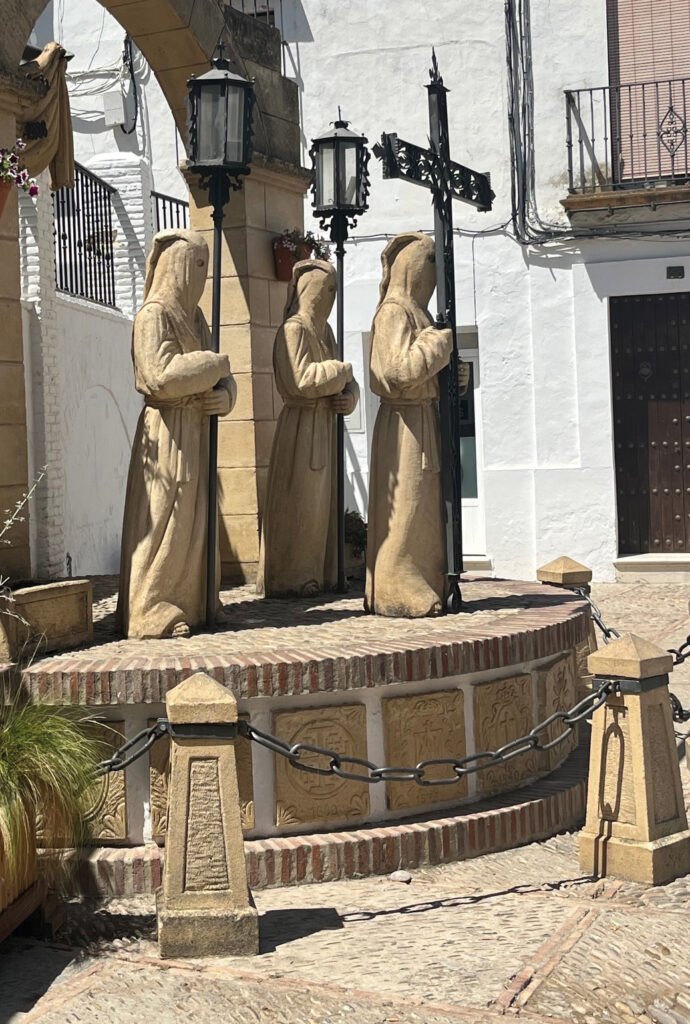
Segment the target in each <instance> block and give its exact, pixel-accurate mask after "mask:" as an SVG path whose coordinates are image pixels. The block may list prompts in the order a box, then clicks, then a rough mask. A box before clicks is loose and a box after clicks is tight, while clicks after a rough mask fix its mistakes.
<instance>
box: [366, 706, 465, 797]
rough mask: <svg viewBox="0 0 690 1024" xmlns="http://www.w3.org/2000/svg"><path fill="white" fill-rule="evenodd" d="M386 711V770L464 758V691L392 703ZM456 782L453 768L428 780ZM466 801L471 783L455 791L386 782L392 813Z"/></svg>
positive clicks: (460, 783) (431, 770)
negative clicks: (446, 802)
mask: <svg viewBox="0 0 690 1024" xmlns="http://www.w3.org/2000/svg"><path fill="white" fill-rule="evenodd" d="M381 703H382V708H383V730H384V745H385V752H386V764H390V765H396V764H399V765H416V764H418V763H419V762H420V761H426V760H428V759H429V758H432V757H464V756H465V754H466V753H467V744H466V742H465V696H464V694H463V692H462V690H441V691H438V692H436V693H424V694H418V695H416V696H413V697H389V698H388V699H387V700H384V701H382V702H381ZM448 777H452V769H450V768H449V767H448V766H439V767H432V768H429V770H428V778H430V779H434V778H437V779H438V778H448ZM466 795H467V779H466V778H464V779H461V780H458V781H457V782H455V783H454V784H453V785H452V786H429V787H423V786H418V785H416V783H414V782H387V783H386V796H387V799H388V807H389V809H390V810H391V811H397V810H402V809H405V808H409V807H420V806H423V805H424V804H431V803H439V802H440V801H443V800H453V799H458V798H460V797H464V796H466Z"/></svg>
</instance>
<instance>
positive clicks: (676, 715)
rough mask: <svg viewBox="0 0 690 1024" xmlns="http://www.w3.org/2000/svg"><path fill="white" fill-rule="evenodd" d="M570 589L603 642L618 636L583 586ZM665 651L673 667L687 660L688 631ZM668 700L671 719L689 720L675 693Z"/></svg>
mask: <svg viewBox="0 0 690 1024" xmlns="http://www.w3.org/2000/svg"><path fill="white" fill-rule="evenodd" d="M570 589H571V590H572V591H573V593H574V594H577V595H578V597H581V598H583V600H585V601H586V602H587V603H588V605H589V607H590V610H591V612H592V618H593V620H594V621H595V622H596V624H597V626H598V627H599V629H600V630H601V632H602V634H603V637H604V643H605V644H608V643H610V642H611V637H620V633H619V632H618V631H617V630H615V629H611V628H610V627H608V626H607V625H605V623H604V621H603V619H602V617H601V611H600V609H599V608H598V607H597V605H596V604H595V603H594V601H593V600H592V598H591V597H590V595H589V593H588V592H587V589H586V588H585V587H571V588H570ZM667 653H668V654H671V655H673V667H674V668H675V667H676V666H677V665H682V664H683V662H684V661H687V659H688V658H690V633H688V635H687V636H686V638H685V640H684V641H683V643H682V644H680V646H679V647H678V648H675V647H669V648H668V651H667ZM669 700H670V701H671V717H672V718H673V721H674V722H681V723H682V722H687V721H690V710H689V709H687V708H684V707H683V705H682V704H681V702H680V700H679V699H678V697H676V695H675V693H669Z"/></svg>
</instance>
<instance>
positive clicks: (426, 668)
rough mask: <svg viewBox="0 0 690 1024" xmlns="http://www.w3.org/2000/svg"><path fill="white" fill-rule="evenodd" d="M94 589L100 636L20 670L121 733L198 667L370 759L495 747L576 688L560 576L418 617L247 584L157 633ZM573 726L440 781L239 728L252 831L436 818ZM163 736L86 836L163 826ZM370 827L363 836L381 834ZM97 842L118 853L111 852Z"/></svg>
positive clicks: (36, 686)
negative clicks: (313, 762)
mask: <svg viewBox="0 0 690 1024" xmlns="http://www.w3.org/2000/svg"><path fill="white" fill-rule="evenodd" d="M94 593H95V602H94V623H95V634H96V640H95V642H94V643H93V644H92V645H90V646H88V647H82V648H80V649H78V650H75V651H72V652H69V653H63V654H60V655H57V656H52V657H46V658H43V659H40V660H38V661H35V662H34V663H33V664H32V665H30V666H29V667H27V668H26V669H25V670H24V671H23V675H22V678H23V683H24V686H25V687H26V689H27V690H28V691H29V692H30V693H31V695H32V696H33V698H34V699H37V700H42V701H49V702H68V703H72V704H79V705H82V706H86V707H89V708H91V709H92V710H93V711H94V713H95V714H97V715H98V716H102V717H103V718H105V719H107V720H108V721H109V722H110V723H111V724H112V725H113V726H114V727H115V728H117V729H118V731H119V732H120V733H121V734H123V735H124V736H126V737H127V738H129V737H131V736H133V735H135V734H136V733H137V732H138V731H139V730H140V729H142V728H145V727H146V725H147V723H149V722H150V721H151V720H152V719H154V718H156V717H157V716H159V715H162V714H164V713H165V703H164V702H165V696H166V693H167V692H168V690H170V689H171V688H172V687H174V686H175V685H177V684H178V683H179V682H181V681H182V680H183V679H185V678H187V677H189V676H190V675H192V674H193V673H194V672H198V671H204V672H207V673H208V674H209V675H211V676H213V677H214V678H215V679H217V680H218V681H219V682H220V683H222V684H223V685H225V686H227V687H229V688H230V689H231V690H232V691H233V693H234V694H235V696H236V697H237V700H238V705H239V710H240V714H244V715H246V716H248V717H249V718H250V719H251V721H252V722H253V724H254V725H256V726H257V728H259V729H262V730H265V731H269V732H274V733H276V734H278V735H280V736H281V737H282V738H283V739H285V740H288V741H289V742H290V743H294V742H297V741H301V742H306V743H311V744H316V745H319V746H323V747H328V748H330V749H333V750H337V751H338V752H339V753H340V754H342V755H344V756H350V757H352V756H354V757H364V758H368V759H369V760H371V761H374V762H375V763H377V764H383V763H388V764H392V763H393V764H416V763H417V762H418V761H419V760H422V759H425V758H429V757H432V758H433V757H440V756H450V755H452V756H457V757H462V756H463V755H464V754H472V753H473V752H475V751H477V750H492V749H497V748H498V747H499V746H502V745H503V744H504V743H506V742H509V741H510V740H511V739H514V738H515V737H517V736H520V735H524V734H525V733H527V732H529V730H530V729H531V728H532V727H533V726H534V725H535V724H536V723H537V722H539V721H541V720H543V719H545V718H547V717H548V716H549V715H550V714H551V713H552V712H553V711H554V710H557V709H563V708H565V707H568V706H572V705H573V704H575V703H576V701H577V700H578V699H579V697H580V696H581V686H580V681H579V675H580V672H581V666H580V668H578V659H577V655H576V652H578V651H579V653H580V655H581V654H582V649H583V647H584V646H586V643H587V638H588V630H589V625H590V619H589V608H588V606H587V604H586V603H585V602H583V601H582V600H581V599H578V598H577V597H575V596H574V595H573V594H571V593H569V592H566V591H563V590H560V589H558V588H555V587H549V586H543V585H540V584H536V583H522V582H521V583H517V582H512V581H505V580H489V579H471V578H469V579H465V580H464V581H463V600H464V610H463V612H462V613H460V614H458V615H454V616H446V617H440V618H435V619H417V620H408V619H384V618H378V617H375V616H369V615H366V614H365V613H364V611H363V607H362V595H361V593H353V594H351V595H348V596H347V597H345V598H342V597H338V596H335V595H325V596H321V597H318V598H314V599H309V600H307V599H303V600H287V601H279V600H259V599H257V598H256V597H255V595H254V594H253V592H252V590H251V588H249V587H244V588H237V589H235V590H231V591H226V592H224V593H223V595H222V600H223V604H224V607H225V612H226V615H227V624H226V626H225V627H224V628H223V629H222V630H219V631H217V632H215V633H212V634H203V633H202V634H197V635H195V636H194V637H191V638H189V639H184V640H182V639H175V640H162V641H135V640H123V639H120V638H118V636H117V635H116V634H115V632H114V612H115V603H116V594H117V579H116V578H100V579H97V580H94ZM551 738H552V737H551ZM574 741H575V736H574V735H573V736H571V737H570V738H569V739H568V741H567V742H566V743H563V744H562V745H561V746H559V747H557V748H555V749H554V750H553V751H550V752H548V753H546V752H544V753H539V754H537V752H535V751H531V752H529V753H527V754H524V755H522V756H521V757H520V758H518V759H515V760H514V761H511V762H510V764H509V765H500V766H496V767H492V768H490V769H488V770H487V771H483V772H481V773H480V774H479V775H471V776H468V777H467V778H465V779H462V780H460V781H458V782H457V783H455V784H454V785H452V786H450V787H448V788H442V789H439V788H437V787H432V788H421V787H418V786H415V785H414V784H413V783H397V782H394V781H386V782H384V783H380V784H378V785H375V786H370V787H368V786H366V785H365V784H363V783H357V782H352V781H345V780H341V779H339V778H335V777H328V778H323V777H321V776H316V775H313V774H309V775H305V774H304V773H301V772H298V771H297V770H296V769H295V768H294V767H293V766H291V765H290V764H289V762H286V761H285V760H284V759H282V758H280V757H276V756H274V755H273V754H272V753H271V752H270V751H268V750H266V749H264V748H262V747H259V746H257V745H256V744H250V743H249V742H248V741H247V740H245V739H240V740H239V741H238V774H239V785H240V799H241V803H242V815H243V827H244V829H245V836H246V838H247V840H248V841H256V842H272V841H273V840H274V839H276V841H277V837H283V838H284V840H285V842H286V843H287V844H288V845H287V847H286V849H291V848H293V847H291V845H290V844H294V843H298V845H299V844H302V845H303V840H302V839H297V838H295V837H298V836H303V835H304V834H312V833H314V832H315V831H316V830H318V831H320V832H324V833H330V832H333V830H334V829H341V830H345V831H344V832H343V833H342V835H350V834H355V833H358V832H359V831H361V830H362V829H365V830H366V829H371V826H377V827H379V826H386V827H389V826H390V827H394V826H395V825H396V823H397V822H399V821H400V820H402V819H404V818H405V817H406V816H407V817H409V816H410V815H417V817H418V819H419V818H422V819H424V820H426V821H432V822H433V821H436V820H437V819H438V818H439V815H443V814H446V813H451V814H454V815H457V814H461V815H462V814H463V810H462V808H463V807H464V806H466V805H468V804H472V803H474V802H476V801H477V800H478V799H486V798H490V797H493V796H494V795H495V794H501V793H505V792H509V791H511V790H515V791H516V796H515V799H516V800H517V801H520V800H521V799H522V798H521V796H520V795H519V787H520V786H524V785H525V784H527V783H529V782H530V781H531V780H534V779H537V778H540V777H543V776H545V775H548V774H549V773H550V772H552V771H553V770H554V769H556V768H557V767H558V766H559V764H560V763H561V762H562V761H563V760H564V758H566V757H567V756H568V755H569V754H570V752H571V751H572V749H573V744H574ZM167 742H168V741H167V738H166V739H165V740H160V741H159V742H158V743H157V744H156V745H155V746H154V748H153V750H152V751H151V753H150V755H149V756H148V757H145V758H142V759H141V760H139V761H136V762H135V763H134V764H133V765H131V766H130V768H128V769H127V772H126V777H125V778H124V779H123V777H122V775H121V774H119V773H118V774H116V775H113V776H110V777H109V778H108V780H107V781H106V783H104V785H105V786H106V787H109V788H108V791H107V792H104V793H103V794H102V795H101V798H100V799H99V800H98V801H96V803H97V805H98V807H99V808H100V809H101V810H100V811H99V812H98V813H99V814H101V817H102V820H101V819H98V820H95V821H94V832H93V834H94V839H95V841H96V842H101V843H103V844H105V845H110V844H120V845H122V844H127V845H128V846H130V847H138V846H140V845H141V843H142V842H145V841H146V840H148V839H150V838H151V837H153V838H154V839H155V840H156V841H158V842H160V843H162V842H163V841H164V836H165V808H166V790H167V776H166V772H167V754H168V751H167V747H166V744H167ZM308 756H309V755H307V757H308ZM306 759H307V758H306V757H305V760H306ZM559 821H560V819H559ZM567 823H568V822H563V821H561V822H560V826H559V827H565V824H567ZM405 827H409V828H410V829H411V830H412V831H418V829H419V828H420V827H421V825H420V824H419V822H417V823H415V824H412V825H409V826H405ZM351 830H355V831H354V832H352V831H351ZM375 832H376V828H374V829H373V833H375ZM342 835H341V839H342ZM530 835H531V837H532V838H533V837H534V835H533V832H532V833H530ZM288 837H290V838H288ZM529 837H530V836H527V835H526V836H524V837H523V841H524V840H525V839H527V838H529ZM281 841H283V840H282V839H281ZM372 841H373V842H374V846H373V847H372V849H374V848H377V849H378V846H377V844H380V843H381V842H382V840H381V839H380V838H379V839H376V838H375V837H374V839H373V840H372ZM312 845H313V847H314V849H316V848H317V847H319V845H320V840H318V839H316V840H314V842H313V844H312ZM384 846H385V844H384ZM384 846H382V847H381V849H384ZM295 848H296V847H295ZM300 848H301V847H300ZM344 848H347V849H349V846H347V844H346V847H344ZM386 848H387V847H386ZM264 852H265V851H264ZM259 853H260V855H261V857H263V855H264V854H263V852H261V848H259ZM274 853H275V851H274ZM257 855H259V854H257ZM103 856H104V858H105V861H106V862H109V861H110V859H113V860H114V861H115V862H118V857H119V856H120V855H119V854H118V853H117V852H116V851H113V852H112V853H109V852H108V851H105V852H104V854H103ZM128 856H129V855H128ZM284 856H285V854H284V853H281V857H284ZM302 856H304V854H300V858H302ZM372 856H373V854H372ZM377 856H379V855H377ZM381 856H383V854H381ZM266 863H267V864H268V863H270V857H269V859H268V860H267V861H266ZM300 863H301V859H300ZM99 870H100V869H99ZM252 870H253V869H252ZM281 870H282V869H281Z"/></svg>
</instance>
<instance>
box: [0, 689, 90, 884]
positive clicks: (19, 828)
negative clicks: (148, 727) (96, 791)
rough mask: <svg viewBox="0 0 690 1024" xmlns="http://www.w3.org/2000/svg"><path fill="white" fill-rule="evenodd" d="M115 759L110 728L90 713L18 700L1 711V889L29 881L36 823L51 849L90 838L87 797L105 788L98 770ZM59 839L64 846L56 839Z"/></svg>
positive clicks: (55, 861) (56, 859)
mask: <svg viewBox="0 0 690 1024" xmlns="http://www.w3.org/2000/svg"><path fill="white" fill-rule="evenodd" d="M109 753H110V750H109V744H108V743H107V741H106V740H104V726H103V723H98V724H97V723H96V722H95V721H94V719H93V717H92V716H91V715H89V713H88V712H86V711H85V710H83V709H80V708H72V707H61V706H55V705H51V704H35V703H30V702H25V701H22V700H20V699H19V698H18V697H15V698H14V699H13V700H12V701H11V702H10V703H9V704H6V705H5V706H4V707H0V888H1V887H2V885H3V884H4V885H5V886H7V887H9V890H10V891H12V890H14V891H15V892H16V891H17V885H18V881H19V882H21V879H22V878H24V877H25V875H26V873H27V864H28V863H29V862H30V861H31V860H32V858H33V856H34V850H35V845H36V826H37V823H39V822H42V826H43V833H44V842H45V841H46V839H48V844H49V845H51V846H52V845H56V846H58V845H59V846H67V845H69V846H79V845H82V844H83V842H84V841H85V840H86V839H87V838H88V823H87V821H86V817H85V807H86V806H87V804H88V794H89V790H91V791H92V792H93V789H92V787H94V786H97V785H101V783H100V782H99V780H98V779H97V777H96V766H97V764H98V762H99V761H100V760H102V759H103V758H105V757H106V756H108V754H109ZM49 837H50V838H49ZM55 837H59V840H60V841H59V842H56V843H53V842H52V841H50V840H51V838H55ZM48 844H47V845H48ZM60 860H61V858H59V857H54V858H50V859H49V865H52V866H53V867H55V866H56V865H58V864H59V862H60ZM19 891H21V884H20V885H19Z"/></svg>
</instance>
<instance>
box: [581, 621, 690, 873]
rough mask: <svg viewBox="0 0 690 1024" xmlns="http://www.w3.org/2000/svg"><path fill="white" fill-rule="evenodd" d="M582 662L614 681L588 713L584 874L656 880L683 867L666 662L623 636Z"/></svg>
mask: <svg viewBox="0 0 690 1024" xmlns="http://www.w3.org/2000/svg"><path fill="white" fill-rule="evenodd" d="M588 665H589V669H590V671H591V672H592V673H593V674H594V675H595V676H596V677H600V678H604V679H616V680H618V681H619V683H620V693H618V694H614V695H612V696H610V697H609V698H608V700H607V701H606V703H605V704H604V705H603V706H602V707H601V708H599V709H598V710H597V711H596V712H595V713H594V717H593V722H592V746H591V753H590V767H589V789H588V796H587V820H586V823H585V827H584V829H583V830H582V833H581V835H580V866H581V868H582V869H583V871H586V872H587V873H588V874H593V875H597V876H603V875H614V876H616V877H618V878H626V879H629V880H631V881H634V882H648V883H651V884H652V885H662V884H663V883H665V882H669V881H671V880H672V879H673V878H677V877H678V876H680V875H684V874H687V873H688V872H690V831H688V822H687V817H686V813H685V806H684V802H683V790H682V787H681V781H680V768H679V765H678V755H677V751H676V743H675V736H674V733H673V722H672V720H671V708H670V704H669V696H668V672H670V671H671V669H672V667H673V659H672V658H671V655H670V654H668V653H666V652H665V651H662V650H661V648H659V647H656V646H655V645H654V644H651V643H648V642H647V641H646V640H642V639H640V637H636V636H634V635H632V634H628V635H626V636H623V637H621V638H620V639H619V640H616V641H614V642H613V643H611V644H609V646H608V647H604V648H603V649H602V650H600V651H597V652H596V653H595V654H592V655H590V657H589V659H588ZM596 682H597V680H595V685H596Z"/></svg>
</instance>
